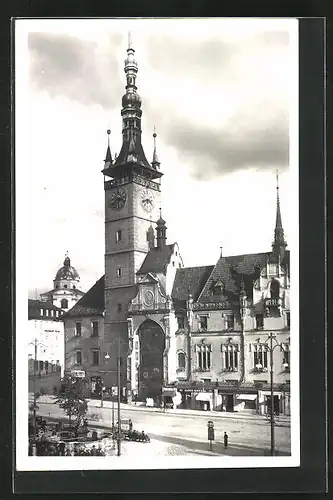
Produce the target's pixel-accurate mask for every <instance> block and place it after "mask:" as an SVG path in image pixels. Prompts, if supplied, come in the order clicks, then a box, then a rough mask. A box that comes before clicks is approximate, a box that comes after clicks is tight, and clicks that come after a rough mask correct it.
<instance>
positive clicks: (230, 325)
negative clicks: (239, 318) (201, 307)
mask: <svg viewBox="0 0 333 500" xmlns="http://www.w3.org/2000/svg"><path fill="white" fill-rule="evenodd" d="M225 329H226V330H233V329H234V315H233V314H226V316H225Z"/></svg>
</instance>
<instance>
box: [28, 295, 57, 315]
mask: <svg viewBox="0 0 333 500" xmlns="http://www.w3.org/2000/svg"><path fill="white" fill-rule="evenodd" d="M41 309H43V311H45V310H49V311H50V310H51V311H58V312H59V315H60V314H62V309H60V308H59V307H56V306H54V305H53V304H52V303H51V302H43V301H42V300H37V299H28V318H29V319H41V312H40V311H41ZM43 319H48V320H49V319H54V318H52V317H51V318H50V317H47V316H45V317H44V318H43Z"/></svg>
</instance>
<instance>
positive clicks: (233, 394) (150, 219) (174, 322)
mask: <svg viewBox="0 0 333 500" xmlns="http://www.w3.org/2000/svg"><path fill="white" fill-rule="evenodd" d="M137 70H138V68H137V63H136V61H135V59H134V50H133V49H132V47H129V49H128V57H127V59H126V61H125V74H126V79H127V86H126V93H125V95H124V96H123V99H122V104H123V107H122V111H121V115H122V119H123V144H122V148H121V152H120V154H119V156H118V157H117V158H115V159H114V160H113V159H112V154H111V149H110V144H108V148H107V154H106V159H105V168H104V170H103V174H104V188H105V277H103V278H101V280H99V282H98V283H96V285H94V287H93V288H92V289H91V290H90V291H89V292H88V293H87V294H86V296H84V297H83V298H82V299H81V300H80V301H79V302H78V303H77V304H76V305H75V307H74V308H73V309H72V310H71V311H69V312H68V313H66V314H65V315H64V321H65V330H66V356H67V358H66V366H67V367H68V368H69V369H71V368H81V369H83V370H84V371H85V373H86V374H87V376H88V377H90V378H91V381H92V386H93V384H95V383H96V378H97V377H100V379H102V380H103V385H104V386H105V387H106V388H112V387H114V386H116V384H117V370H118V368H117V358H119V357H120V359H121V365H120V378H121V390H122V395H123V396H124V397H125V398H126V400H128V401H130V400H131V398H132V397H139V399H145V398H147V397H152V398H154V399H155V401H156V403H158V404H159V403H161V402H162V401H163V400H164V401H166V400H167V399H169V402H170V400H172V402H173V404H174V405H178V406H182V407H185V408H186V407H191V408H206V409H208V408H209V409H213V410H217V411H220V410H226V411H249V412H255V413H266V412H268V410H269V407H270V404H271V401H270V397H271V385H270V382H271V378H270V377H271V371H270V370H271V356H270V354H271V352H272V353H273V358H272V359H273V373H272V375H273V398H274V399H273V405H274V410H275V411H276V412H277V413H288V412H289V408H290V391H289V380H290V373H289V372H290V357H289V356H290V354H289V353H290V345H291V344H292V342H291V340H290V297H289V293H290V292H289V290H290V264H289V262H290V256H289V251H288V250H286V246H287V244H286V241H285V239H284V232H283V227H282V221H281V213H280V202H279V188H278V184H277V211H276V224H275V230H274V241H273V244H272V248H271V250H270V251H267V252H263V253H258V254H245V255H238V256H222V255H221V256H220V258H219V259H218V261H217V262H216V263H215V264H213V265H211V266H202V267H193V268H186V267H184V263H183V260H182V257H181V255H180V250H179V247H178V244H177V243H173V244H167V227H166V222H165V221H164V220H163V218H162V212H161V209H160V200H161V189H162V182H161V176H162V173H161V171H160V162H159V160H158V159H157V154H156V134H154V142H155V145H154V153H153V161H152V162H151V164H150V163H149V162H148V161H147V159H146V157H145V154H144V152H143V148H142V145H141V113H142V112H141V99H140V97H139V96H138V94H137V89H136V86H135V79H136V74H137ZM108 133H109V132H108ZM272 226H273V225H272ZM96 291H97V292H96ZM95 292H96V293H97V296H98V299H96V293H95ZM96 315H97V316H96ZM79 318H81V320H82V327H81V338H80V339H78V338H75V334H74V330H75V324H76V323H77V322H78V321H79ZM94 318H97V321H98V324H99V327H98V328H99V337H98V338H92V336H91V324H92V321H93V319H94ZM273 334H274V339H273V337H272V335H273ZM79 349H81V350H82V357H81V358H80V361H81V363H79V364H75V363H74V365H73V364H72V360H73V356H74V357H75V353H76V352H77V350H79ZM92 350H95V351H96V350H99V352H100V357H99V364H98V365H96V364H95V365H94V364H92V358H91V352H92ZM106 355H107V356H106ZM95 356H96V355H95Z"/></svg>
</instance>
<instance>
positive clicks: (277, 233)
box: [272, 170, 287, 257]
mask: <svg viewBox="0 0 333 500" xmlns="http://www.w3.org/2000/svg"><path fill="white" fill-rule="evenodd" d="M275 175H276V219H275V230H274V241H273V245H272V246H273V251H274V253H275V254H276V255H280V256H281V257H283V254H284V249H285V247H286V246H287V243H286V240H285V238H284V231H283V226H282V217H281V208H280V196H279V171H278V170H276V172H275ZM281 252H282V253H281Z"/></svg>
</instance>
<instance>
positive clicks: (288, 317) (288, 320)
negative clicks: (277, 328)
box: [286, 312, 290, 328]
mask: <svg viewBox="0 0 333 500" xmlns="http://www.w3.org/2000/svg"><path fill="white" fill-rule="evenodd" d="M286 315H287V327H288V328H290V312H287V313H286Z"/></svg>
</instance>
